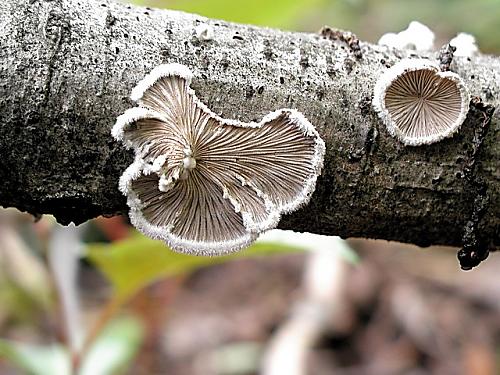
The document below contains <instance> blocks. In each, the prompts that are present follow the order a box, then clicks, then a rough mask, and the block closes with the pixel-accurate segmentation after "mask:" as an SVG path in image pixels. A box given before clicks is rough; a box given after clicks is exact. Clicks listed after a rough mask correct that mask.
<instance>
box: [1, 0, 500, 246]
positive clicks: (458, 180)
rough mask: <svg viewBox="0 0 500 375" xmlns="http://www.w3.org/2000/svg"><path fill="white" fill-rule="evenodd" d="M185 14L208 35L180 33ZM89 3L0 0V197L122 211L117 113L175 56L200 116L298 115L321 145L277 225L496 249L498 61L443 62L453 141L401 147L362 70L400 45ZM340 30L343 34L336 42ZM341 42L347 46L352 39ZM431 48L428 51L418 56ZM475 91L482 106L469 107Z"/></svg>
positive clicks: (41, 207) (65, 216)
mask: <svg viewBox="0 0 500 375" xmlns="http://www.w3.org/2000/svg"><path fill="white" fill-rule="evenodd" d="M200 23H206V24H208V25H210V26H211V27H212V28H213V30H214V38H213V39H212V40H209V41H201V40H199V39H198V38H197V37H196V36H195V32H194V30H195V27H196V26H197V25H199V24H200ZM342 35H344V34H342V33H338V35H337V40H332V39H331V38H330V39H329V38H324V37H321V36H320V35H319V34H304V33H293V32H283V31H278V30H271V29H266V28H258V27H252V26H246V25H238V24H232V23H227V22H223V21H218V20H210V19H206V18H203V17H201V16H197V15H191V14H185V13H180V12H174V11H166V10H153V9H147V8H141V7H133V6H127V5H123V4H119V3H115V2H111V1H105V0H103V1H91V0H83V1H80V0H52V1H50V0H4V1H3V2H1V3H0V43H1V50H0V62H1V66H0V155H1V159H0V179H1V182H2V183H1V184H0V204H1V205H2V206H4V207H8V206H13V207H17V208H18V209H20V210H24V211H28V212H30V213H33V214H44V213H48V214H53V215H54V216H55V217H56V218H57V220H58V221H59V222H61V223H63V224H67V223H69V222H71V221H73V222H75V223H77V224H78V223H81V222H83V221H85V220H88V219H90V218H93V217H95V216H97V215H115V214H119V213H124V212H126V211H127V206H126V204H125V198H124V197H123V196H122V195H121V194H120V192H119V191H118V188H117V183H118V179H119V177H120V175H121V173H122V172H123V171H124V169H125V168H126V167H127V166H128V165H129V164H130V163H131V162H132V159H133V155H132V154H131V152H128V151H125V150H124V149H123V148H122V146H121V144H119V143H117V142H115V141H114V140H113V139H112V137H111V135H110V129H111V127H112V126H113V124H114V121H115V119H116V117H117V116H118V115H119V114H120V113H122V112H123V111H124V110H125V109H126V108H128V107H131V106H133V103H131V101H130V100H129V99H128V96H129V94H130V91H131V89H132V88H133V87H134V86H135V84H136V83H137V82H138V81H139V80H140V79H141V78H142V77H143V76H144V75H145V74H147V73H149V71H151V69H152V68H153V67H155V66H156V65H158V64H161V63H168V62H179V63H182V64H185V65H187V66H189V68H190V69H191V70H192V71H193V72H194V73H195V76H196V78H195V79H194V81H193V84H192V87H193V88H194V89H195V91H196V93H197V96H198V97H199V98H200V99H201V100H202V101H203V102H205V103H206V104H207V105H208V106H209V107H210V108H211V109H212V110H213V111H214V112H216V113H218V114H220V115H221V116H223V117H226V118H235V119H239V120H242V121H251V120H257V121H258V120H260V119H261V118H262V116H264V115H265V114H266V113H268V112H270V111H273V110H275V109H278V108H282V107H292V108H296V109H298V110H300V111H301V112H303V113H304V114H305V116H306V117H307V118H308V119H309V120H310V121H311V123H313V124H314V125H315V126H316V127H317V129H318V131H319V132H320V134H321V136H322V137H323V139H324V140H325V142H326V145H327V152H326V156H325V167H324V171H323V175H322V176H321V177H320V179H319V180H318V184H317V188H316V192H315V193H314V196H313V199H312V201H311V203H310V204H309V205H307V207H304V208H303V209H301V210H299V211H297V212H295V213H293V214H291V215H287V216H286V217H284V218H283V220H282V222H281V223H280V227H281V228H284V229H293V230H296V231H308V232H314V233H321V234H329V235H340V236H342V237H365V238H384V239H387V240H398V241H403V242H409V243H415V244H418V245H422V246H426V245H431V244H446V245H455V246H459V245H461V244H462V242H463V241H464V238H465V240H466V241H469V239H468V237H467V235H468V234H471V233H472V235H473V237H474V239H478V238H480V239H481V241H482V242H483V243H487V244H488V245H493V246H495V247H496V246H499V245H500V230H499V228H500V204H499V200H500V171H499V168H498V160H499V157H500V145H499V143H500V142H499V141H500V136H499V134H500V132H499V125H500V115H499V113H500V111H498V110H497V111H496V112H493V111H494V109H495V108H498V106H499V104H500V58H499V57H494V56H484V55H480V56H477V57H474V58H472V59H467V58H455V59H454V60H453V62H452V64H451V69H452V70H453V71H455V72H457V73H458V74H459V75H460V76H461V77H462V78H463V79H464V80H465V82H466V84H467V86H468V88H469V89H470V92H471V94H472V96H473V97H476V98H475V99H473V100H472V101H471V107H470V111H469V115H468V118H467V120H466V122H465V123H464V124H463V126H462V128H461V130H460V131H459V133H458V134H456V135H455V136H454V137H453V138H451V139H447V140H444V141H442V142H439V143H437V144H433V145H429V146H421V147H404V146H403V145H402V144H401V143H399V142H398V141H397V140H395V139H394V138H392V137H391V136H389V134H388V133H387V131H386V129H385V127H384V126H383V125H382V124H381V122H380V120H379V119H378V117H377V115H376V114H375V113H374V111H373V110H372V108H371V96H372V91H373V87H374V85H375V82H376V79H377V77H378V76H379V75H380V73H381V72H382V71H384V70H385V69H386V68H387V67H389V66H391V65H392V64H394V63H395V62H396V61H398V60H399V59H400V58H402V57H406V56H410V55H414V54H415V52H414V51H398V50H393V49H389V48H385V47H380V46H375V45H371V44H368V43H363V42H361V43H360V44H359V47H360V49H357V47H356V43H352V40H347V39H348V37H349V35H347V34H346V36H347V38H343V37H342ZM343 39H344V40H343ZM354 47H356V48H354ZM427 56H431V57H433V58H435V57H436V55H435V54H428V55H427ZM479 99H481V100H482V103H481V102H479Z"/></svg>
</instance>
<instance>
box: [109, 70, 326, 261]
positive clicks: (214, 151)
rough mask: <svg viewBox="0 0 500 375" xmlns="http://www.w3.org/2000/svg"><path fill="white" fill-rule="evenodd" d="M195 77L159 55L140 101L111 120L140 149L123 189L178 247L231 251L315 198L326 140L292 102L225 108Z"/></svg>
mask: <svg viewBox="0 0 500 375" xmlns="http://www.w3.org/2000/svg"><path fill="white" fill-rule="evenodd" d="M191 77H192V75H191V72H190V71H189V69H187V68H186V67H185V66H183V65H179V64H169V65H161V66H159V67H157V68H155V69H154V70H153V71H152V72H151V73H150V74H149V75H148V76H147V77H145V78H144V80H143V81H141V82H140V83H139V84H138V85H137V87H136V88H135V89H134V90H133V91H132V96H131V97H132V99H134V100H136V101H137V102H138V104H139V107H138V108H132V109H129V110H127V111H126V112H125V113H124V114H123V115H121V116H119V118H118V119H117V122H116V124H115V126H114V128H113V130H112V134H113V136H114V137H115V138H116V139H117V140H121V141H123V143H124V144H125V145H126V146H127V147H132V148H133V149H134V150H135V152H136V158H135V162H134V163H133V164H132V165H131V166H130V167H129V168H128V169H127V170H126V171H125V173H124V174H123V176H122V177H121V179H120V189H121V191H122V192H123V194H125V195H126V196H127V198H128V200H127V201H128V205H129V207H130V212H129V214H130V218H131V221H132V223H133V225H134V226H136V227H137V228H138V229H139V230H140V231H142V232H143V233H144V234H146V235H148V236H151V237H153V238H157V239H161V240H163V241H165V242H166V243H167V244H168V245H169V246H171V247H172V248H173V249H174V250H177V251H180V252H186V253H194V254H203V255H214V254H215V255H217V254H224V253H228V252H232V251H236V250H239V249H241V248H243V247H245V246H248V245H249V244H250V243H251V242H252V241H253V240H255V239H256V238H257V236H258V234H259V233H261V232H262V231H265V230H267V229H271V228H274V227H276V225H277V224H278V221H279V219H280V216H281V214H282V213H287V212H290V211H292V210H295V209H297V208H298V207H300V206H301V205H303V204H305V203H306V202H307V201H308V200H309V198H310V196H311V194H312V192H313V191H314V188H315V184H316V179H317V176H318V174H319V173H320V170H321V167H322V163H323V154H324V149H325V146H324V142H323V141H322V139H321V138H320V136H319V134H318V132H317V131H316V129H315V128H314V127H313V126H312V125H311V123H310V122H309V121H308V120H307V119H306V118H305V117H304V116H303V115H302V114H301V113H299V112H298V111H296V110H293V109H281V110H278V111H275V112H272V113H270V114H269V115H267V116H266V117H264V118H263V119H262V121H261V122H259V123H242V122H239V121H235V120H225V119H222V118H220V117H219V116H217V115H216V114H214V113H213V112H212V111H210V110H209V109H208V108H207V107H206V106H205V105H204V104H203V103H201V102H200V101H199V100H198V98H197V97H196V95H195V94H194V91H193V90H192V89H191V88H190V87H189V84H190V80H191Z"/></svg>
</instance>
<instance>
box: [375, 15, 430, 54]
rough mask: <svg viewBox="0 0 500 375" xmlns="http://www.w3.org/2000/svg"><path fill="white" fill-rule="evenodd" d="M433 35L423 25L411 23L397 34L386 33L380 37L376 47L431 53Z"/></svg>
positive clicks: (416, 22) (415, 22)
mask: <svg viewBox="0 0 500 375" xmlns="http://www.w3.org/2000/svg"><path fill="white" fill-rule="evenodd" d="M434 39H435V37H434V33H433V32H432V30H431V29H429V28H428V27H427V26H426V25H424V24H423V23H420V22H418V21H411V22H410V24H409V25H408V27H407V28H406V29H405V30H403V31H400V32H399V33H387V34H384V35H382V36H381V37H380V39H379V41H378V45H381V46H388V47H392V48H398V49H414V50H417V51H431V50H432V49H434Z"/></svg>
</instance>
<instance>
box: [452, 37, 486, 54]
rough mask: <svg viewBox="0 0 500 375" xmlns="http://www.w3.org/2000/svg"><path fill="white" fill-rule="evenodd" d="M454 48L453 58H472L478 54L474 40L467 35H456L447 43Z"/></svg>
mask: <svg viewBox="0 0 500 375" xmlns="http://www.w3.org/2000/svg"><path fill="white" fill-rule="evenodd" d="M449 44H450V45H451V46H453V47H455V52H454V53H453V56H463V57H473V56H475V55H477V54H478V53H479V48H478V47H477V44H476V38H474V36H473V35H471V34H467V33H458V34H457V36H455V37H454V38H453V39H452V40H450V43H449Z"/></svg>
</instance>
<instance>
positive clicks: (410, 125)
mask: <svg viewBox="0 0 500 375" xmlns="http://www.w3.org/2000/svg"><path fill="white" fill-rule="evenodd" d="M373 107H374V108H375V110H376V112H377V113H378V115H379V117H380V118H381V119H382V121H383V122H384V124H385V125H386V127H387V130H388V131H389V133H390V134H391V135H392V136H394V137H396V138H398V139H399V140H400V141H401V142H403V143H404V144H405V145H408V146H418V145H422V144H430V143H434V142H438V141H440V140H442V139H444V138H446V137H450V136H452V135H453V134H454V133H455V132H456V131H457V130H458V129H459V128H460V125H461V124H462V123H463V122H464V120H465V117H466V116H467V112H468V110H469V94H468V92H467V89H466V87H465V84H464V82H463V81H462V79H461V78H460V77H459V76H458V75H457V74H455V73H452V72H441V71H440V70H439V67H438V66H437V65H436V64H435V63H433V62H431V61H429V60H426V59H406V60H401V61H400V62H398V63H396V64H395V65H394V66H393V67H391V68H390V69H388V70H387V71H386V72H385V73H383V74H382V75H381V76H380V77H379V79H378V80H377V83H376V85H375V89H374V97H373Z"/></svg>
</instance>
